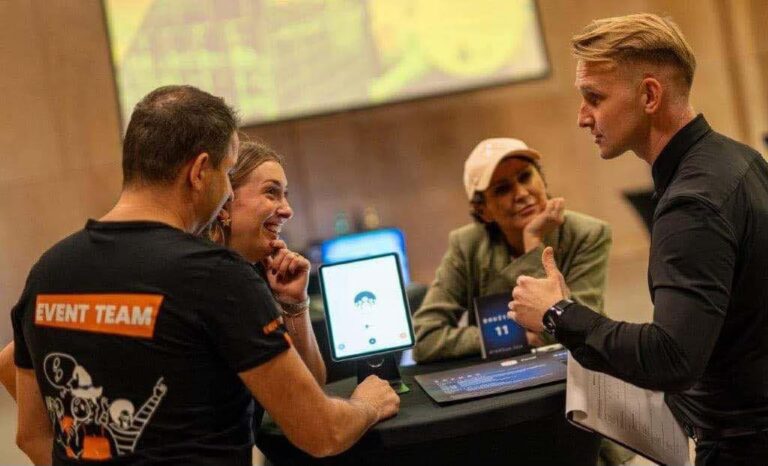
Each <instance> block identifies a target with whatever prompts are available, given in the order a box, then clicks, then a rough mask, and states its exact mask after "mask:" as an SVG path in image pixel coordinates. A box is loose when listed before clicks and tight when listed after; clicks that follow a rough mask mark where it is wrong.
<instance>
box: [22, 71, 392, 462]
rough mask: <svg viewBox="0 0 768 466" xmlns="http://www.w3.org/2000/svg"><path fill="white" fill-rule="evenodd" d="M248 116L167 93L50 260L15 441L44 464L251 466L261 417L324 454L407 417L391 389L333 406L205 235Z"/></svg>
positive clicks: (262, 287)
mask: <svg viewBox="0 0 768 466" xmlns="http://www.w3.org/2000/svg"><path fill="white" fill-rule="evenodd" d="M236 124H237V121H236V117H235V116H234V113H233V111H232V110H231V109H230V108H229V107H228V106H227V105H226V104H225V103H224V102H223V100H221V99H219V98H216V97H213V96H211V95H209V94H207V93H205V92H202V91H200V90H198V89H195V88H193V87H189V86H168V87H165V88H160V89H157V90H155V91H153V92H152V93H150V94H149V95H148V96H146V97H145V98H144V99H143V100H142V101H141V102H139V104H138V105H137V106H136V109H135V110H134V113H133V115H132V117H131V122H130V124H129V126H128V130H127V132H126V138H125V144H124V149H123V172H124V186H123V192H122V193H121V197H120V200H119V201H118V203H117V204H116V206H115V207H114V208H113V209H112V210H111V211H110V212H109V213H108V214H107V215H105V216H104V217H103V218H102V219H100V220H99V221H95V220H90V221H88V223H87V224H86V226H85V229H83V230H81V231H79V232H77V233H75V234H73V235H72V236H70V237H69V238H66V239H64V240H63V241H61V242H59V243H58V244H57V245H55V246H54V247H53V248H51V249H50V250H48V251H47V252H46V253H45V254H43V256H42V257H41V258H40V260H39V261H38V262H37V264H35V266H34V267H33V268H32V271H31V272H30V274H29V277H28V279H27V283H26V286H25V289H24V291H23V293H22V296H21V298H20V300H19V302H18V304H17V305H16V306H15V307H14V309H13V312H12V319H13V326H14V341H15V357H14V359H15V363H16V366H17V381H18V385H17V391H16V393H17V396H18V404H19V411H20V413H19V426H18V436H17V443H18V444H19V446H20V447H21V448H22V450H23V451H24V452H25V453H27V455H28V456H29V457H30V458H31V459H32V460H33V461H34V462H35V463H37V464H40V463H42V464H50V463H51V462H53V464H79V463H80V462H84V461H93V460H96V461H102V462H103V461H107V462H110V463H112V464H150V463H151V464H211V465H214V464H215V465H220V464H250V462H251V447H252V445H253V438H252V437H253V436H252V434H251V428H250V427H251V423H250V422H251V418H252V414H253V409H254V402H253V401H252V400H253V398H256V400H257V402H256V403H255V405H256V407H255V409H256V410H257V411H258V412H260V411H262V409H263V408H262V406H263V407H264V408H266V409H267V410H268V411H269V412H270V413H271V415H272V417H273V418H274V419H275V421H276V422H277V423H278V425H280V426H281V428H282V429H283V431H284V432H285V434H286V436H287V437H288V438H289V439H290V440H291V441H292V442H294V443H295V444H296V445H297V446H298V447H299V448H302V449H304V450H305V451H307V452H308V453H310V454H313V455H316V456H322V455H328V454H335V453H339V452H341V451H343V450H344V449H346V448H348V447H349V446H351V445H352V444H353V443H354V442H355V441H356V440H357V439H358V438H359V437H360V436H361V435H362V434H363V433H364V432H365V431H366V430H367V429H368V428H369V427H370V426H372V425H373V424H374V423H376V422H377V421H379V420H381V419H384V418H386V417H389V416H392V415H394V414H395V413H396V412H397V409H398V406H399V399H398V398H397V395H396V394H395V393H394V392H393V391H392V389H391V388H390V387H389V386H388V384H387V383H386V382H384V381H382V380H380V379H378V378H375V377H371V378H369V379H366V381H364V382H363V383H362V384H361V385H360V386H359V387H358V389H357V390H356V391H355V392H354V393H353V394H352V397H351V399H350V400H349V401H346V400H339V399H331V398H328V397H326V396H325V395H324V394H323V392H322V390H321V389H320V387H319V386H318V385H317V382H316V381H315V379H314V378H313V376H312V374H311V373H310V372H309V370H308V369H307V367H306V366H305V365H304V363H303V362H302V361H301V359H300V358H299V356H298V355H297V353H296V351H295V350H294V349H293V348H292V346H291V341H290V339H289V338H288V337H287V334H286V332H285V329H284V327H283V325H282V323H281V321H280V318H279V313H278V311H277V309H276V308H275V302H274V299H273V298H272V296H271V293H270V290H269V288H268V286H267V284H266V283H265V281H264V280H263V278H261V277H260V276H259V275H258V274H257V273H256V272H255V270H254V269H253V268H252V267H251V266H250V264H248V263H247V262H246V261H245V259H243V258H242V257H241V256H239V255H238V254H237V253H234V252H232V251H230V250H228V249H225V248H223V247H220V246H217V245H214V244H212V243H210V242H208V241H206V240H204V239H200V238H198V237H197V236H195V234H196V233H199V231H200V230H201V229H203V228H204V227H205V226H206V225H207V224H208V223H209V222H210V220H211V219H212V218H213V216H214V215H215V214H216V212H218V211H219V209H220V208H221V206H222V204H223V203H224V201H226V200H227V199H228V198H230V197H231V196H232V190H231V186H230V184H229V178H228V171H229V170H230V169H231V168H232V167H233V165H234V164H235V162H236V158H237V147H238V138H237V134H236Z"/></svg>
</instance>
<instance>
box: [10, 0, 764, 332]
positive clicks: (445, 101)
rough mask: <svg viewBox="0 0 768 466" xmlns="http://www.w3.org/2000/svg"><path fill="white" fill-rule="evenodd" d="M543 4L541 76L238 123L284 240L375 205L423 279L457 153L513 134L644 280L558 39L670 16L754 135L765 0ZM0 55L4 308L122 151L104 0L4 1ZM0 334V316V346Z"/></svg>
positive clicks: (739, 125)
mask: <svg viewBox="0 0 768 466" xmlns="http://www.w3.org/2000/svg"><path fill="white" fill-rule="evenodd" d="M540 10H541V20H542V23H543V29H544V33H545V36H546V43H547V46H548V49H549V52H550V58H551V62H552V73H551V76H550V77H549V78H547V79H544V80H539V81H532V82H527V83H522V84H518V85H512V86H504V87H498V88H493V89H488V90H482V91H474V92H468V93H464V94H460V95H455V96H450V97H446V98H436V99H428V100H420V101H415V102H409V103H401V104H395V105H389V106H385V107H380V108H375V109H370V110H360V111H352V112H346V113H339V114H335V115H330V116H326V117H318V118H313V119H307V120H299V121H293V122H287V123H280V124H274V125H269V126H263V127H258V128H251V129H248V130H247V132H248V133H250V134H251V135H254V136H258V137H261V138H263V139H264V140H266V141H267V142H269V143H271V144H272V145H274V146H275V147H276V148H277V149H278V150H280V151H281V152H283V153H285V154H286V156H287V159H288V162H289V169H288V174H289V179H290V181H291V185H292V186H291V191H292V196H293V197H292V199H293V204H294V208H295V210H296V218H295V219H294V220H293V221H292V222H291V224H290V228H289V231H288V235H289V237H290V239H292V240H293V241H294V243H296V244H303V243H304V242H305V241H306V240H308V239H311V238H316V237H322V236H327V235H330V234H331V233H332V231H333V216H334V214H335V213H336V212H337V211H339V210H342V209H343V210H347V211H354V210H357V209H360V208H362V207H364V206H368V205H372V206H375V207H376V208H377V210H378V211H379V213H380V216H381V219H382V221H383V222H384V223H385V224H392V225H398V226H401V227H402V228H404V230H405V232H406V234H407V240H408V247H409V250H410V258H411V265H412V269H413V275H414V278H415V279H417V280H419V281H424V282H428V281H429V280H431V278H432V274H433V271H434V268H435V266H436V265H437V263H438V261H439V259H440V257H441V255H442V254H443V251H444V248H445V245H446V237H447V236H446V235H447V233H448V231H449V230H451V229H452V228H455V227H456V226H458V225H461V224H463V223H465V222H466V221H467V220H468V216H467V214H466V212H467V206H466V200H465V198H464V195H463V189H462V187H461V184H460V183H461V170H462V163H463V159H464V157H465V156H466V155H467V154H468V152H469V151H470V150H471V148H472V147H473V146H474V144H475V143H476V142H477V141H478V140H479V139H482V138H485V137H490V136H498V135H510V136H517V137H521V138H524V139H525V140H527V141H528V142H529V144H531V145H532V146H534V147H536V148H538V149H539V150H540V151H541V152H542V153H544V154H545V160H544V163H545V170H546V172H547V175H548V179H549V184H550V191H551V192H552V193H553V194H557V195H563V196H565V197H566V198H567V202H568V206H569V207H570V208H572V209H576V210H581V211H584V212H587V213H589V214H592V215H595V216H597V217H601V218H604V219H606V220H608V221H610V222H611V223H612V224H613V226H614V239H615V247H614V256H613V258H614V263H619V264H624V262H622V261H624V260H625V259H626V263H631V264H635V263H636V264H639V265H638V266H632V267H629V269H628V271H626V273H627V274H629V276H632V277H635V276H637V278H638V279H639V280H642V279H643V273H644V272H643V270H642V263H643V261H642V259H638V258H642V257H643V256H644V255H645V252H646V248H647V240H646V236H645V233H644V231H643V227H642V225H641V223H640V221H639V219H638V218H636V217H635V215H634V214H633V212H632V211H631V210H630V209H629V207H628V206H627V205H626V204H625V203H624V202H623V201H622V199H621V197H620V193H621V191H622V190H624V189H631V188H642V187H649V186H651V180H650V176H649V170H648V168H647V167H646V166H645V165H644V164H643V163H641V162H640V161H638V160H636V159H635V158H634V157H632V156H631V155H627V156H625V157H622V158H620V159H619V160H615V161H611V162H604V161H601V160H600V159H599V157H598V156H597V155H596V152H595V149H594V147H593V146H592V143H591V142H590V138H589V137H588V136H587V135H586V134H585V133H584V131H581V130H579V129H578V128H577V127H576V125H575V113H576V107H577V104H578V96H577V94H576V92H575V91H574V90H573V88H572V82H573V69H574V63H573V60H572V59H571V58H570V56H569V52H568V49H567V41H568V38H569V37H570V36H571V35H572V34H573V33H575V32H577V31H578V30H579V29H580V28H581V27H583V26H584V25H585V24H586V23H587V22H588V21H589V20H590V19H592V18H595V17H600V16H608V15H619V14H624V13H629V12H638V11H643V10H648V11H655V12H660V13H670V14H672V15H673V16H674V17H675V19H676V20H677V21H678V22H679V23H680V25H681V27H682V29H683V30H684V32H685V33H686V34H687V36H688V38H689V40H690V42H691V44H692V46H693V47H694V49H695V51H696V54H697V57H698V59H699V70H698V74H697V77H696V82H695V88H694V93H693V100H694V105H695V106H696V108H697V109H698V110H699V111H703V112H704V113H705V114H706V115H707V118H708V119H709V120H710V122H711V123H712V124H713V126H715V127H716V128H717V129H718V130H720V131H722V132H724V133H726V134H728V135H730V136H732V137H735V138H738V139H741V140H744V141H748V142H751V143H752V144H756V142H755V141H759V137H760V134H761V133H762V132H764V131H766V130H768V128H767V127H766V124H765V122H766V119H768V112H766V108H768V97H766V96H765V90H764V89H763V87H764V85H765V81H766V78H767V77H768V49H767V48H766V45H765V44H766V43H768V40H766V28H765V24H768V19H765V20H763V19H762V18H765V15H766V13H767V12H768V8H766V6H765V2H763V1H761V0H733V1H729V0H700V1H682V0H681V1H675V2H663V1H660V0H645V1H643V0H625V1H622V2H615V1H613V0H582V1H579V2H576V1H571V0H542V1H540ZM761 15H762V16H761ZM0 62H2V63H3V64H4V67H3V73H2V74H0V91H2V95H3V97H4V99H3V100H4V104H3V111H2V112H0V128H1V129H0V143H2V144H1V147H3V148H4V149H5V150H4V153H3V158H2V165H0V166H1V167H2V168H0V260H1V261H2V262H0V263H2V267H0V308H2V309H6V310H8V309H10V307H11V306H12V304H13V303H14V302H15V300H16V299H17V297H18V294H19V293H20V290H21V288H22V286H23V280H24V278H25V276H26V274H27V272H28V270H29V268H30V266H31V265H32V263H33V262H34V261H35V260H36V259H37V257H38V256H39V255H40V253H41V252H43V251H44V250H45V249H46V248H47V247H48V246H50V245H51V244H52V243H54V242H55V241H57V240H58V239H60V238H62V237H63V236H65V235H67V234H68V233H70V232H72V231H74V230H76V229H78V228H79V227H81V226H82V225H83V223H84V221H85V219H86V218H87V217H97V216H99V215H101V214H102V213H104V212H105V211H106V210H107V209H108V208H109V206H110V205H111V204H112V203H113V202H114V200H115V199H116V198H117V195H118V192H119V186H120V165H119V157H120V156H119V154H120V152H119V128H118V126H119V123H118V117H117V104H116V98H115V93H114V84H113V78H112V70H111V67H110V64H109V56H108V47H107V41H106V33H105V27H104V24H103V19H102V12H101V6H100V2H98V1H96V0H77V1H73V0H29V1H23V0H18V1H7V2H0ZM624 269H627V267H623V266H621V265H620V266H619V270H624ZM622 273H624V272H622ZM9 337H10V330H9V324H8V320H7V319H2V320H1V321H0V342H2V341H5V340H7V339H8V338H9Z"/></svg>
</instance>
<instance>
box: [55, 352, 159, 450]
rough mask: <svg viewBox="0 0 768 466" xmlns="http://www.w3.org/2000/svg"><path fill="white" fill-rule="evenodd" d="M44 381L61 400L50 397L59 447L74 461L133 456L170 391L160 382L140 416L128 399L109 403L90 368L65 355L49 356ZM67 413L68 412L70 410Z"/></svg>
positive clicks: (145, 403) (140, 411)
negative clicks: (55, 391) (147, 426)
mask: <svg viewBox="0 0 768 466" xmlns="http://www.w3.org/2000/svg"><path fill="white" fill-rule="evenodd" d="M43 369H44V370H43V372H44V374H45V378H46V379H47V380H48V382H49V383H50V384H51V386H53V387H54V388H56V389H58V390H59V392H58V393H59V397H58V398H56V397H51V396H46V397H45V404H46V407H47V408H48V415H49V416H50V418H51V422H52V423H53V425H54V428H55V434H56V442H57V443H58V444H59V445H61V446H62V447H63V448H64V450H65V452H66V454H67V456H68V457H70V458H76V459H84V460H106V459H110V458H113V457H115V456H121V455H125V454H129V453H132V452H133V451H134V449H135V448H136V444H137V443H138V441H139V439H140V438H141V434H142V432H143V431H144V428H145V427H146V425H147V424H148V423H149V421H150V419H151V418H152V415H153V414H154V412H155V410H156V409H157V407H158V406H159V405H160V402H161V401H162V399H163V397H164V396H165V394H166V392H167V391H168V387H167V386H166V385H165V383H163V377H160V378H159V379H158V380H157V382H156V383H155V386H154V388H153V390H152V395H151V396H150V397H149V398H148V399H147V400H146V401H145V402H144V404H142V405H141V407H140V408H139V409H138V411H137V410H136V409H135V407H134V404H133V402H132V401H130V400H127V399H125V398H118V399H115V400H112V401H111V402H110V400H109V399H108V398H107V397H106V396H103V391H104V388H103V387H100V386H96V385H94V383H93V379H92V377H91V375H90V374H89V373H88V371H87V370H86V369H85V367H83V366H81V365H79V364H78V363H77V360H76V359H75V358H73V357H72V356H70V355H68V354H65V353H49V354H48V355H47V356H46V357H45V360H44V361H43ZM66 407H68V408H69V409H68V410H67V409H66Z"/></svg>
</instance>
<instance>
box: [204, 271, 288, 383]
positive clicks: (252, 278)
mask: <svg viewBox="0 0 768 466" xmlns="http://www.w3.org/2000/svg"><path fill="white" fill-rule="evenodd" d="M203 296H204V298H203V300H204V301H205V302H206V305H204V306H201V315H202V320H203V325H204V327H205V329H206V331H207V333H208V335H209V338H210V339H211V341H212V342H213V345H214V347H215V348H216V349H217V350H218V351H219V353H220V354H221V356H222V357H223V358H224V360H225V361H226V363H227V364H228V365H229V366H230V367H231V368H232V369H233V370H234V371H235V372H243V371H245V370H248V369H251V368H253V367H256V366H258V365H261V364H263V363H265V362H267V361H269V360H270V359H272V358H273V357H275V356H277V355H278V354H280V353H282V352H283V351H285V350H286V349H288V348H289V347H290V346H291V343H290V337H289V336H288V333H287V332H286V330H285V327H283V324H282V322H281V319H280V317H279V316H280V314H279V312H278V310H277V305H276V303H275V300H274V298H273V297H272V293H271V292H270V290H269V287H268V285H267V284H266V282H265V281H264V279H263V278H261V277H260V276H259V275H258V274H256V272H255V271H254V270H253V268H252V267H250V266H249V265H248V264H247V263H245V262H244V261H238V260H233V259H231V258H225V259H222V260H221V261H220V265H219V266H218V267H216V268H215V270H214V272H213V275H212V279H211V280H210V287H207V289H206V291H205V292H204V293H203Z"/></svg>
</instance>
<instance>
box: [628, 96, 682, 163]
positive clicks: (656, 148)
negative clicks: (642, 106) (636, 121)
mask: <svg viewBox="0 0 768 466" xmlns="http://www.w3.org/2000/svg"><path fill="white" fill-rule="evenodd" d="M694 118H696V112H695V111H694V110H693V107H692V106H690V105H686V106H685V107H684V108H682V109H680V110H678V111H671V112H668V113H667V114H666V115H663V116H659V117H657V118H656V119H654V121H653V122H652V123H651V127H650V130H649V133H648V138H647V144H646V146H645V147H644V148H643V149H641V150H639V151H637V156H638V157H640V158H641V159H643V160H645V161H646V162H648V165H651V166H653V163H654V162H656V159H657V158H659V155H661V151H663V150H664V148H665V147H667V144H669V141H670V140H671V139H672V138H673V137H674V136H675V134H677V132H678V131H680V130H681V129H683V127H685V125H687V124H688V123H690V122H691V121H692V120H693V119H694Z"/></svg>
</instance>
